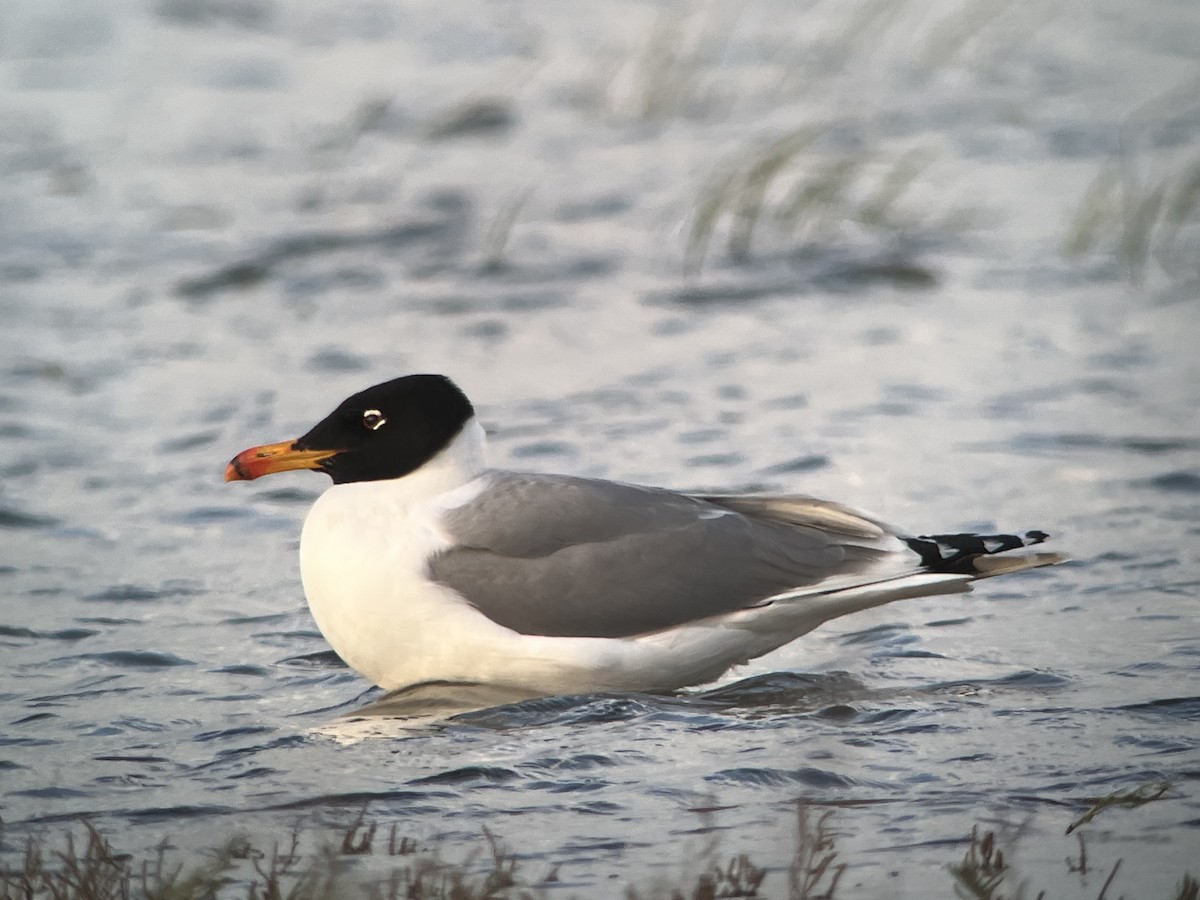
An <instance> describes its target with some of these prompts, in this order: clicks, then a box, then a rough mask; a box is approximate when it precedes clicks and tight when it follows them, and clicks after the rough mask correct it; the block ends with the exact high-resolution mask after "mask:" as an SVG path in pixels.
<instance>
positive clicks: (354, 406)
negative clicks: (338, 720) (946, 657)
mask: <svg viewBox="0 0 1200 900" xmlns="http://www.w3.org/2000/svg"><path fill="white" fill-rule="evenodd" d="M293 469H312V470H315V471H317V472H323V473H325V474H326V475H328V476H329V477H330V478H331V479H332V480H333V484H332V486H331V487H329V488H328V489H327V490H326V491H324V493H322V494H321V495H320V496H319V497H318V498H317V500H316V502H315V503H314V504H313V506H312V509H311V510H310V511H309V513H308V515H307V517H306V518H305V521H304V526H303V529H302V532H301V538H300V575H301V580H302V582H303V585H304V593H305V595H306V597H307V599H308V604H309V607H310V609H311V610H312V615H313V618H314V619H315V621H316V623H317V626H318V627H319V628H320V630H321V633H322V634H323V635H324V636H325V638H326V639H327V640H328V642H329V644H330V646H332V648H333V649H334V650H335V651H336V652H337V653H338V655H339V656H341V657H342V659H344V660H345V662H346V663H347V664H348V665H350V666H351V667H352V668H353V669H355V670H356V671H358V672H359V673H361V674H362V675H363V676H365V677H366V678H368V679H370V680H371V681H372V682H374V683H375V684H377V685H379V686H380V687H382V688H384V689H386V690H398V689H400V688H404V687H409V686H412V685H417V684H423V683H429V682H451V683H470V684H480V685H497V686H507V687H511V688H514V689H519V690H522V691H525V692H529V693H532V694H536V695H547V696H548V695H556V694H575V693H591V692H596V691H630V690H638V691H670V690H675V689H678V688H682V687H687V686H690V685H696V684H700V683H703V682H707V681H712V680H714V679H716V678H718V677H720V676H721V675H722V674H723V673H725V672H726V671H728V670H729V669H730V668H732V667H734V666H736V665H740V664H743V663H746V662H748V661H749V660H751V659H754V658H756V657H759V656H762V655H763V654H765V653H769V652H770V651H772V650H775V649H777V648H779V647H781V646H783V645H784V644H787V643H790V642H791V641H793V640H795V639H796V638H797V637H799V636H801V635H803V634H807V633H808V632H810V631H812V630H813V629H814V628H816V627H818V626H819V625H821V624H822V623H824V622H827V621H829V620H830V619H834V618H837V617H839V616H844V615H848V614H850V613H854V612H859V611H861V610H865V609H870V608H872V607H876V606H881V605H882V604H885V603H890V602H892V601H893V600H901V599H905V598H911V597H921V596H927V595H933V594H948V593H955V592H963V591H967V590H970V587H971V583H972V582H973V581H975V580H976V579H979V578H986V577H990V576H994V575H1001V574H1006V573H1010V572H1019V571H1022V570H1024V569H1030V568H1035V567H1038V566H1048V565H1053V564H1055V563H1059V562H1062V561H1064V559H1065V557H1063V556H1062V555H1060V554H1057V553H1047V552H1038V551H1029V550H1024V551H1023V552H1016V553H1013V552H1010V551H1022V548H1027V547H1030V546H1033V545H1036V544H1041V543H1042V542H1043V541H1045V540H1046V538H1047V535H1046V534H1045V533H1044V532H1042V531H1026V532H1024V533H1022V534H993V535H978V534H933V535H921V536H917V535H911V534H908V533H905V532H903V531H901V530H898V529H896V528H893V527H891V526H889V525H887V524H885V523H883V522H881V521H879V520H878V519H876V518H875V517H873V516H870V515H868V514H865V513H862V512H859V511H856V510H854V509H851V508H849V507H846V506H843V505H841V504H839V503H834V502H831V501H828V500H819V499H816V498H813V497H808V496H804V495H800V494H689V493H679V492H676V491H671V490H666V489H663V488H658V487H645V486H642V485H635V484H624V483H621V482H616V481H604V480H599V479H593V478H578V477H573V476H569V475H546V474H531V473H525V472H516V471H507V470H502V469H494V468H488V467H487V465H486V464H485V461H484V434H483V429H482V428H481V427H480V425H479V423H478V421H477V420H476V417H475V411H474V408H473V406H472V405H471V402H470V400H468V399H467V397H466V395H465V394H464V393H463V392H462V391H461V390H460V389H459V388H458V387H457V386H456V385H455V384H454V383H453V382H452V381H451V380H450V379H448V378H446V377H445V376H442V375H429V374H421V375H407V376H404V377H401V378H396V379H394V380H391V381H387V382H384V383H383V384H379V385H375V386H374V387H371V388H368V389H366V390H364V391H361V392H360V393H357V394H355V395H354V396H352V397H350V398H348V399H347V400H345V401H343V402H342V403H341V404H340V405H339V406H338V407H337V409H335V410H334V411H333V412H332V413H330V414H329V415H328V416H327V417H326V418H324V419H323V420H322V421H320V422H319V423H317V424H316V425H315V426H314V427H313V428H312V429H311V430H310V431H309V432H308V433H307V434H305V435H304V436H303V437H300V438H297V439H295V440H291V441H283V442H281V443H276V444H266V445H263V446H258V447H252V448H250V449H249V450H245V451H243V452H242V453H239V454H238V455H237V456H235V457H234V458H233V460H232V461H231V462H230V463H229V465H228V467H227V468H226V471H225V480H226V481H246V480H252V479H255V478H259V477H261V476H263V475H269V474H273V473H276V472H285V471H289V470H293Z"/></svg>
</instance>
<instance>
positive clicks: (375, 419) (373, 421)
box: [362, 409, 387, 431]
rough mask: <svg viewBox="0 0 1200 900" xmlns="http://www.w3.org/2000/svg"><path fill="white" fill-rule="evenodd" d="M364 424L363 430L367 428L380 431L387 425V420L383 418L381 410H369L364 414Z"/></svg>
mask: <svg viewBox="0 0 1200 900" xmlns="http://www.w3.org/2000/svg"><path fill="white" fill-rule="evenodd" d="M362 423H363V428H367V429H369V430H371V431H378V430H379V429H380V428H382V427H383V426H384V425H386V424H387V419H385V418H384V417H383V413H381V412H380V411H379V410H377V409H368V410H367V411H366V412H364V413H363V417H362Z"/></svg>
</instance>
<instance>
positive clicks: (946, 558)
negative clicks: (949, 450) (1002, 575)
mask: <svg viewBox="0 0 1200 900" xmlns="http://www.w3.org/2000/svg"><path fill="white" fill-rule="evenodd" d="M1048 537H1050V535H1048V534H1046V532H1044V531H1036V530H1035V531H1027V532H1025V534H1024V535H1016V534H922V535H919V536H918V537H912V538H904V543H906V544H908V546H909V549H911V550H912V551H913V552H914V553H916V554H917V555H918V556H919V557H921V565H922V566H923V567H925V568H926V569H928V570H929V571H930V572H944V573H948V574H954V575H974V574H977V571H976V568H975V559H976V558H978V557H980V556H991V555H992V554H993V553H1004V552H1006V551H1009V550H1019V549H1020V548H1022V547H1031V546H1033V545H1034V544H1040V543H1042V542H1043V541H1045V540H1046V539H1047V538H1048Z"/></svg>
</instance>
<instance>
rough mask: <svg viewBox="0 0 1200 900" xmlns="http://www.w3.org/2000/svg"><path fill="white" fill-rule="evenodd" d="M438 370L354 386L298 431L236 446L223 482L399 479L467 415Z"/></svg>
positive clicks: (463, 401)
mask: <svg viewBox="0 0 1200 900" xmlns="http://www.w3.org/2000/svg"><path fill="white" fill-rule="evenodd" d="M474 414H475V411H474V409H473V408H472V406H471V401H470V400H468V399H467V397H466V395H465V394H464V393H463V392H462V391H461V390H459V388H458V386H457V385H455V384H454V382H452V381H451V380H450V379H449V378H446V377H445V376H444V375H406V376H404V377H403V378H396V379H393V380H392V381H385V382H384V383H383V384H377V385H375V386H374V387H369V388H367V389H366V390H365V391H360V392H359V393H357V394H355V395H354V396H353V397H350V398H348V399H346V400H344V401H343V402H342V403H341V404H340V405H339V406H338V408H337V409H335V410H334V411H333V412H331V413H330V414H329V415H328V416H326V417H325V418H324V419H322V420H321V421H320V422H318V423H317V424H316V425H314V426H313V427H312V428H311V429H310V430H309V431H308V433H307V434H305V435H304V436H303V437H299V438H296V439H295V440H293V441H281V442H280V443H278V444H264V445H262V446H259V447H251V448H250V449H249V450H243V451H242V452H241V453H239V454H238V455H237V456H235V457H234V458H233V459H232V460H230V462H229V465H228V466H227V467H226V468H225V480H226V481H251V480H253V479H255V478H260V477H262V476H263V475H271V474H274V473H275V472H286V471H289V470H291V469H315V470H317V471H319V472H324V473H325V474H327V475H329V476H330V477H331V478H332V479H333V481H334V484H345V483H347V482H351V481H380V480H383V479H388V478H400V477H401V476H404V475H407V474H408V473H409V472H412V471H414V470H416V469H419V468H420V467H421V466H422V465H424V464H425V463H426V462H427V461H429V460H430V459H432V458H433V457H435V456H437V455H438V453H440V452H441V451H442V450H444V449H445V448H446V447H447V446H449V445H450V443H451V442H452V441H453V440H454V438H455V437H457V435H458V434H459V432H461V431H462V429H463V426H464V425H466V424H467V422H469V421H470V420H471V418H472V417H473V416H474Z"/></svg>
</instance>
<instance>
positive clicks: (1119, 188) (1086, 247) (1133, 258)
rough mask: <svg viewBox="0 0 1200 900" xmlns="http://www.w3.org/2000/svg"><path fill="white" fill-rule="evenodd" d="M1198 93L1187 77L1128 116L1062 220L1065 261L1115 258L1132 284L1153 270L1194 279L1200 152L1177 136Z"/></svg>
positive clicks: (1199, 229)
mask: <svg viewBox="0 0 1200 900" xmlns="http://www.w3.org/2000/svg"><path fill="white" fill-rule="evenodd" d="M1198 97H1200V82H1197V81H1191V82H1188V83H1186V84H1184V85H1181V86H1179V87H1177V88H1175V89H1173V90H1171V91H1167V92H1166V93H1164V94H1162V95H1160V96H1158V97H1156V98H1154V99H1153V100H1152V101H1150V102H1149V103H1147V104H1145V105H1144V106H1142V107H1140V108H1139V109H1137V110H1135V111H1134V112H1133V113H1131V114H1130V115H1129V116H1128V117H1127V118H1126V120H1125V123H1124V124H1123V126H1122V128H1121V134H1120V141H1119V145H1118V147H1119V149H1118V151H1117V152H1116V154H1115V155H1114V157H1113V158H1112V159H1110V160H1109V161H1108V162H1107V163H1105V164H1104V165H1103V166H1102V167H1101V168H1100V170H1099V171H1098V172H1097V173H1096V175H1095V177H1094V178H1093V179H1092V181H1091V183H1090V184H1089V185H1088V187H1087V189H1086V190H1085V191H1084V194H1083V196H1082V197H1081V198H1080V200H1079V203H1078V205H1077V206H1076V208H1075V211H1074V213H1073V215H1072V216H1071V218H1070V221H1069V223H1068V225H1067V228H1066V234H1065V236H1064V238H1063V242H1062V248H1061V250H1062V254H1063V256H1064V257H1065V258H1066V259H1067V260H1068V261H1071V262H1075V263H1083V262H1086V261H1094V260H1097V259H1098V260H1101V261H1105V260H1110V261H1113V262H1115V263H1116V265H1117V266H1118V267H1119V268H1120V270H1121V272H1122V273H1123V275H1124V276H1125V277H1126V278H1127V279H1128V280H1129V281H1130V282H1132V283H1133V284H1135V285H1141V284H1143V283H1145V282H1146V280H1147V279H1148V278H1149V277H1150V276H1151V275H1152V274H1162V275H1164V276H1165V277H1166V278H1168V279H1169V280H1171V281H1176V282H1195V281H1200V151H1198V150H1196V149H1195V147H1194V146H1188V145H1187V143H1186V141H1184V140H1181V138H1180V137H1179V135H1180V134H1181V133H1186V132H1187V131H1188V129H1189V128H1191V129H1194V127H1195V122H1196V120H1197V117H1198V116H1200V101H1198V99H1197V98H1198ZM1156 266H1157V269H1156V268H1155V267H1156Z"/></svg>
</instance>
